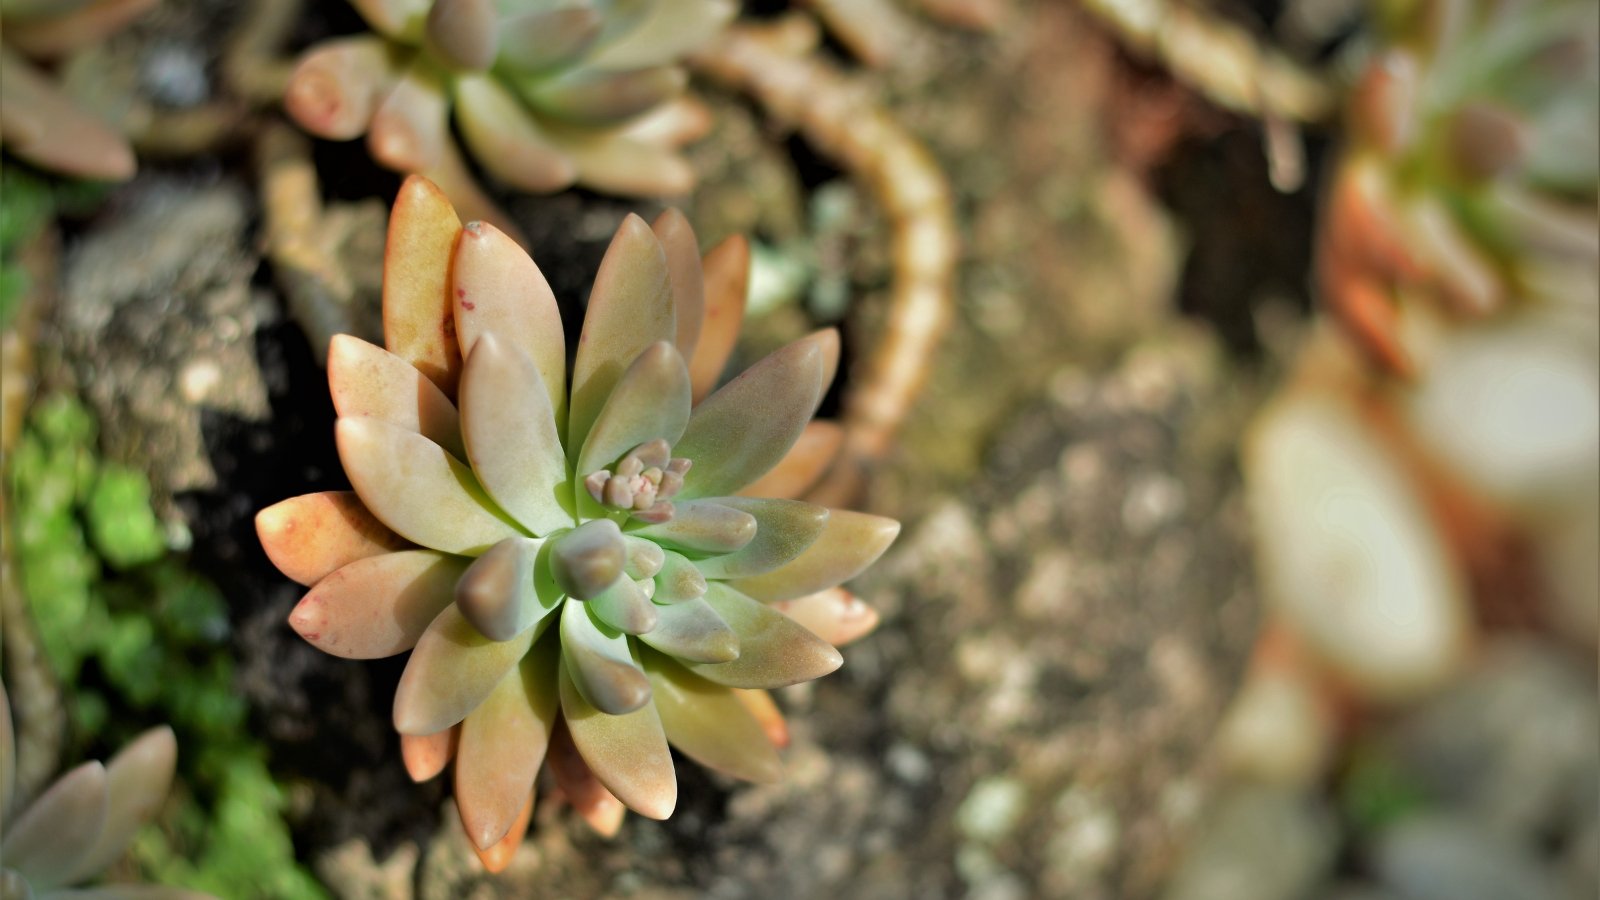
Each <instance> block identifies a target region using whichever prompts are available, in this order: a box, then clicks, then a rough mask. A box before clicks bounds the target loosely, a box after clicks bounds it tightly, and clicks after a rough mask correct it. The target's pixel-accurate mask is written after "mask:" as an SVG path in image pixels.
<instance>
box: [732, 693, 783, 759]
mask: <svg viewBox="0 0 1600 900" xmlns="http://www.w3.org/2000/svg"><path fill="white" fill-rule="evenodd" d="M733 695H734V696H735V697H737V698H738V699H739V702H740V703H742V704H744V708H745V709H747V710H749V712H750V715H752V716H755V719H756V721H757V722H759V723H761V730H762V731H763V732H765V733H766V735H767V740H769V741H771V742H772V746H774V747H777V748H778V749H779V750H782V749H783V748H785V747H787V746H789V723H788V721H787V720H786V719H784V717H783V712H782V711H781V710H779V709H778V704H777V702H776V701H774V700H773V699H772V695H771V694H769V693H768V692H766V691H762V690H756V689H753V688H734V689H733Z"/></svg>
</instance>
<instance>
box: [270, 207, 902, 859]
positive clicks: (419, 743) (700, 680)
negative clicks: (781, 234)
mask: <svg viewBox="0 0 1600 900" xmlns="http://www.w3.org/2000/svg"><path fill="white" fill-rule="evenodd" d="M388 247H389V253H390V258H389V259H388V261H387V263H386V283H385V286H384V288H385V294H384V297H385V300H384V303H385V327H386V332H387V334H386V339H387V344H388V347H387V348H386V349H385V348H378V347H371V346H365V345H360V342H358V341H356V340H355V339H354V338H350V337H344V336H341V337H338V338H335V339H334V343H335V345H336V346H335V351H334V352H332V353H330V355H329V359H330V364H329V380H330V385H331V389H332V391H333V394H334V396H335V398H336V400H337V402H336V406H337V408H338V412H339V414H340V420H339V423H338V425H337V433H338V438H339V441H338V444H339V452H340V455H341V458H342V461H343V463H344V466H345V469H346V471H347V473H348V474H349V476H350V479H351V481H352V483H353V484H354V486H355V492H354V493H353V494H352V493H348V492H344V493H341V492H333V493H325V494H311V495H307V496H305V497H296V498H292V499H290V500H285V501H283V502H282V503H279V504H277V505H275V506H273V507H270V508H268V509H266V510H263V511H262V512H261V513H260V515H259V516H258V518H257V522H258V526H259V527H258V531H259V534H260V536H261V540H262V543H263V544H264V545H265V546H266V549H267V552H268V555H269V556H270V557H271V558H272V560H273V561H274V562H275V563H277V564H278V565H279V567H280V568H282V569H283V571H284V573H285V574H287V575H289V576H290V577H292V578H295V579H296V580H299V581H302V582H305V583H310V584H311V585H312V586H311V590H310V592H309V593H307V594H306V596H305V599H304V600H302V601H301V603H300V604H299V606H297V607H296V609H295V611H294V613H293V614H292V615H291V616H290V620H289V621H290V625H291V626H292V627H294V628H295V629H296V630H297V631H299V632H300V633H301V634H302V635H303V636H304V637H305V638H306V639H307V640H308V641H310V642H311V643H313V644H315V645H316V646H318V647H320V648H322V649H324V650H326V651H328V652H330V653H334V654H337V655H343V656H351V657H358V658H363V657H372V656H379V655H385V654H395V653H401V652H404V651H406V650H411V651H412V655H411V658H410V660H409V661H408V663H407V665H406V669H405V672H404V674H403V676H402V677H401V680H400V685H399V689H398V691H397V693H396V697H395V707H394V723H395V728H396V729H397V730H398V731H399V732H400V733H401V734H402V749H403V753H404V756H405V760H406V765H407V768H408V771H410V772H411V773H412V775H413V777H416V778H418V779H422V778H429V777H432V776H434V775H437V774H438V773H439V772H440V771H442V770H443V768H444V767H445V766H446V765H447V764H448V762H449V761H450V760H451V759H452V758H453V759H454V761H455V763H456V772H455V784H456V802H457V805H458V807H459V808H460V810H461V816H462V821H463V822H464V823H465V824H466V827H467V831H468V834H469V835H470V836H471V838H472V841H473V844H474V846H475V847H476V848H477V850H478V853H479V856H480V857H481V858H482V859H483V860H484V861H485V864H486V865H491V866H493V865H503V864H504V863H505V862H506V861H507V860H508V859H509V854H510V850H509V849H507V848H508V847H509V848H514V846H515V844H516V842H517V841H518V840H520V838H521V834H522V831H521V830H520V829H525V828H526V827H527V822H528V813H527V803H524V802H523V801H524V800H529V799H531V796H532V791H533V787H534V778H535V775H536V773H537V772H538V770H539V768H540V766H541V765H542V764H543V763H545V762H546V761H547V760H548V762H549V763H550V766H551V770H552V773H553V774H554V775H555V781H556V784H557V785H558V786H559V787H560V790H561V792H562V794H563V795H565V796H566V798H567V799H568V801H569V802H571V803H572V804H573V805H574V806H575V807H576V808H577V809H578V811H579V813H580V814H581V815H582V816H583V817H584V818H585V819H586V820H588V821H589V822H590V823H591V824H593V825H594V826H595V827H596V828H597V829H598V830H601V831H603V832H609V831H614V830H615V828H616V825H617V822H618V819H617V816H618V815H620V812H619V811H620V808H621V806H620V805H618V803H619V801H620V804H621V805H625V806H627V807H628V808H630V809H633V810H634V811H636V812H639V813H641V814H643V815H646V816H651V817H655V818H663V817H665V816H667V815H669V814H670V813H671V812H672V810H673V807H674V806H675V804H676V799H677V783H676V779H675V777H674V774H673V767H672V761H671V755H670V753H669V752H668V749H667V748H668V746H669V745H670V746H675V747H677V748H679V749H680V750H681V751H682V752H684V753H685V754H686V755H688V756H689V757H691V758H693V759H696V760H698V761H700V762H702V763H704V764H706V765H708V766H711V767H713V768H717V769H719V770H721V771H724V772H727V773H729V774H732V775H734V776H737V777H741V778H749V779H756V780H771V779H773V778H776V777H777V775H778V771H779V764H778V759H777V755H776V752H775V746H779V745H781V743H782V742H783V741H786V740H787V738H786V734H787V732H786V730H785V727H784V724H783V720H782V716H781V715H780V714H779V713H778V712H777V708H776V707H775V706H774V705H772V703H771V700H770V698H768V697H766V695H765V694H764V693H763V692H764V691H765V690H767V689H771V688H775V687H781V686H784V685H789V684H795V683H797V682H801V681H807V680H810V679H813V678H817V677H820V676H822V675H826V674H828V673H829V672H831V671H833V670H834V669H836V668H838V666H839V665H840V664H841V662H842V658H841V657H840V655H839V653H838V651H837V650H836V649H834V643H835V642H836V643H844V642H847V641H850V640H854V639H856V638H858V637H860V636H861V635H863V634H865V633H866V632H867V631H870V630H871V628H872V627H873V625H875V624H876V621H877V617H876V614H875V613H873V612H872V611H871V609H870V607H867V606H866V605H865V604H863V603H861V602H860V601H859V600H856V599H855V598H854V597H853V596H851V595H850V594H848V593H847V592H844V591H842V590H836V586H837V585H838V584H839V583H840V582H841V581H843V580H845V579H846V578H849V577H852V576H854V575H856V574H858V573H859V572H861V571H862V570H863V569H865V568H866V567H867V566H868V565H870V564H871V563H872V561H873V560H875V559H876V558H877V557H878V556H879V555H880V554H881V553H883V552H884V550H886V549H887V548H888V546H889V544H890V543H891V542H892V541H893V540H894V537H895V535H896V534H897V533H898V531H899V525H898V523H896V522H894V521H892V520H889V519H884V518H881V517H878V516H871V515H867V514H864V513H856V512H847V511H842V510H830V509H827V508H826V507H823V506H818V505H815V504H812V503H807V502H804V501H803V500H796V499H788V498H782V497H771V496H759V494H760V493H761V492H760V491H757V492H756V493H757V494H758V495H757V496H749V495H748V494H747V493H745V492H747V491H748V489H750V488H751V486H752V485H757V486H759V485H760V484H761V483H762V482H763V481H764V480H767V479H771V480H770V481H767V483H770V484H774V485H776V486H778V487H783V488H787V489H789V490H791V491H793V492H795V493H798V492H799V491H801V490H803V489H804V488H805V487H806V486H807V485H808V484H809V483H810V482H811V481H812V480H814V478H815V476H816V474H818V473H820V472H821V470H822V469H823V468H824V467H825V465H826V462H827V460H828V458H829V457H830V456H831V453H832V451H833V450H836V449H837V446H838V443H839V441H838V439H837V436H836V432H830V431H828V429H826V428H823V429H822V430H821V431H820V432H819V431H818V430H817V429H815V428H811V427H808V424H807V423H808V422H809V421H810V419H811V417H812V415H813V413H814V412H815V410H816V407H817V404H818V400H819V398H820V397H821V396H822V394H823V392H824V390H825V388H826V384H827V381H828V380H830V379H831V378H832V375H833V371H834V369H835V368H836V367H837V364H838V338H837V336H836V335H835V334H834V333H833V332H831V331H825V332H820V333H818V334H814V335H811V336H809V337H806V338H803V339H801V340H799V341H796V342H794V343H792V344H790V345H788V346H787V347H784V348H782V349H780V350H778V351H777V352H775V353H773V354H772V355H771V356H769V357H768V358H767V359H765V360H763V361H761V362H759V363H757V364H756V365H754V366H752V367H751V368H750V369H749V370H748V371H746V372H745V373H744V374H743V375H741V376H739V377H736V378H734V379H733V380H731V381H729V382H728V383H727V384H726V385H725V386H723V387H722V388H721V389H720V390H716V391H714V392H713V391H710V387H709V386H710V384H711V383H712V382H714V380H715V377H716V373H718V372H720V370H721V368H722V366H723V364H724V363H725V362H726V360H727V358H728V356H729V354H730V352H731V350H732V346H733V342H732V340H731V337H729V336H726V335H724V334H723V333H722V332H723V331H724V330H725V329H726V324H727V322H728V321H729V320H730V319H732V320H733V321H734V322H735V323H736V322H737V318H738V315H739V314H740V312H742V308H743V297H744V273H745V272H746V271H747V269H748V266H747V260H745V259H744V255H745V253H746V252H747V251H746V249H745V245H744V244H743V243H742V242H739V241H734V242H731V243H728V244H725V245H724V246H723V247H720V248H718V249H716V250H713V251H712V253H711V254H710V255H709V256H708V257H707V259H708V261H710V263H711V271H708V272H702V268H701V267H702V260H701V257H700V255H699V252H698V246H697V245H696V243H695V239H694V234H693V231H692V230H691V229H690V228H689V225H688V223H687V222H686V221H685V220H684V219H683V217H682V216H681V215H679V214H677V213H676V212H669V213H667V214H665V215H664V216H662V218H661V219H660V220H659V221H658V222H657V223H656V224H655V226H654V227H652V226H650V225H647V224H645V223H644V222H643V221H642V220H639V219H638V218H637V217H630V218H629V219H628V220H627V221H625V222H624V223H623V225H622V226H621V227H620V228H619V229H618V231H617V235H616V238H615V239H614V241H613V242H612V245H611V248H610V250H609V251H608V252H607V254H606V257H605V259H604V261H603V262H602V263H601V266H600V271H599V275H598V277H597V278H596V281H595V287H594V290H593V291H592V293H591V296H590V301H589V308H588V312H587V315H586V319H585V323H584V327H583V330H582V337H581V338H580V343H579V345H578V348H577V352H576V354H575V362H574V365H573V369H572V371H571V372H570V373H569V372H568V371H567V369H566V367H565V360H566V350H565V346H564V338H563V331H562V328H561V321H560V315H559V312H558V310H557V308H556V303H555V298H554V295H553V294H552V293H551V292H550V290H549V288H548V286H547V285H546V284H545V283H544V279H543V278H542V277H540V276H539V274H538V269H537V267H536V266H534V264H533V262H532V261H531V260H530V259H529V258H528V256H527V254H525V253H524V252H523V251H522V250H521V249H520V248H518V247H517V246H516V245H515V244H514V243H512V242H511V241H510V240H508V239H507V238H506V237H505V236H504V235H503V234H501V233H500V232H498V231H497V230H496V229H495V228H494V227H493V226H491V225H487V224H482V223H471V224H468V225H466V226H464V227H462V226H460V225H459V224H457V219H456V216H455V213H454V211H453V210H452V209H451V208H450V207H449V205H448V204H447V203H445V202H443V200H442V199H441V198H440V196H439V194H438V191H437V189H436V188H434V187H433V186H432V185H431V184H429V183H427V182H426V181H425V180H423V179H421V178H418V177H413V178H412V179H411V180H409V181H408V182H407V184H406V185H405V186H404V187H403V188H402V190H401V193H400V197H399V199H398V201H397V202H396V205H395V210H394V214H393V216H392V218H391V224H390V235H389V244H388ZM397 366H398V368H397ZM407 372H411V373H412V374H406V373H407ZM705 373H711V374H709V375H708V374H705ZM697 393H701V394H702V396H704V400H703V402H700V403H699V404H698V405H696V400H695V397H696V394H697ZM452 428H454V429H456V431H452V430H451V429H452ZM819 434H820V435H821V436H820V437H818V435H819ZM808 435H809V436H810V437H809V438H808ZM797 447H798V448H799V450H798V451H797V450H796V449H795V448H797ZM774 473H779V474H774ZM819 592H820V593H819ZM771 601H785V602H787V603H788V604H789V605H788V607H787V608H788V609H790V610H793V611H795V613H796V615H795V616H794V617H790V616H789V615H786V614H785V612H784V609H785V607H782V606H777V605H774V604H772V603H771Z"/></svg>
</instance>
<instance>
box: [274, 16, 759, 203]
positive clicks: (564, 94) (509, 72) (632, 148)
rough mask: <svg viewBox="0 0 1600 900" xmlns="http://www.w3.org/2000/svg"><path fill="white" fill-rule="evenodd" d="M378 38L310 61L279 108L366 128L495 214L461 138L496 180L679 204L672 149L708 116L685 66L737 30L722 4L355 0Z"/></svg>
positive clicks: (332, 128)
mask: <svg viewBox="0 0 1600 900" xmlns="http://www.w3.org/2000/svg"><path fill="white" fill-rule="evenodd" d="M353 5H354V6H355V7H356V8H357V9H358V10H359V11H360V12H361V14H362V16H364V17H365V18H366V20H367V22H368V24H370V25H371V26H372V29H373V30H374V31H375V32H377V34H376V35H359V36H355V37H349V38H340V39H337V40H332V41H328V42H326V43H323V44H321V45H318V46H316V47H313V48H312V49H311V50H310V51H308V52H307V53H306V54H305V56H304V58H303V59H302V60H301V62H300V64H299V67H298V68H297V70H296V72H295V74H294V77H293V79H292V81H291V82H290V85H289V88H288V91H287V95H286V96H285V98H284V103H285V105H286V107H287V108H288V110H289V113H290V114H291V115H292V116H293V117H294V118H295V120H296V121H298V122H299V123H300V124H301V126H302V127H304V128H305V129H306V130H308V131H310V132H312V133H313V134H316V135H318V136H320V137H325V138H330V139H334V140H349V139H352V138H355V137H359V136H361V135H362V134H365V135H366V136H367V146H368V148H369V149H370V151H371V152H372V155H373V157H374V158H375V159H377V161H378V162H379V163H381V164H383V165H385V166H387V167H389V168H391V169H394V170H395V171H398V172H408V173H420V174H423V175H426V176H428V177H429V178H431V179H433V180H434V181H436V182H438V183H439V184H440V185H441V186H442V187H443V188H444V189H445V191H446V193H447V194H449V195H450V197H451V199H452V200H453V201H454V202H455V204H456V205H457V206H460V207H462V208H463V209H464V210H466V211H468V212H479V211H480V210H481V211H485V212H487V210H488V207H487V206H486V205H485V204H486V201H484V200H482V199H481V192H480V191H479V190H478V188H477V186H476V183H475V182H474V181H473V180H472V176H471V175H470V174H468V173H467V171H466V169H465V167H464V166H463V165H462V162H461V159H460V155H459V152H458V151H457V149H456V139H455V136H454V135H453V134H452V133H451V128H450V116H451V114H452V113H453V114H454V118H455V125H456V132H457V133H459V135H460V137H461V139H462V140H463V141H465V143H466V145H467V147H468V148H469V149H470V150H471V151H472V153H473V155H474V156H475V157H476V158H477V161H478V164H479V165H480V166H482V167H483V169H484V171H485V172H487V173H488V174H489V175H490V176H492V177H493V178H495V179H497V180H499V181H501V182H504V183H505V184H506V185H508V186H510V187H512V188H516V189H518V190H523V191H531V192H534V193H548V192H551V191H557V190H561V189H563V188H566V187H569V186H571V185H573V184H582V185H585V186H587V187H592V188H595V189H597V190H602V191H608V192H612V193H618V194H651V195H673V194H681V193H684V192H686V191H688V190H689V188H690V187H691V186H692V185H693V182H694V173H693V172H692V171H691V170H690V168H689V166H688V163H687V162H686V161H685V160H684V159H683V158H682V157H681V156H680V155H679V153H678V148H679V147H680V146H682V145H683V144H685V143H687V142H688V141H691V140H693V139H695V138H696V137H699V136H700V135H701V134H702V133H703V132H704V130H705V129H706V127H708V118H707V113H706V111H705V110H704V109H703V108H702V107H701V106H700V105H699V104H698V103H695V102H693V101H690V100H688V99H686V98H684V97H682V96H681V95H682V94H683V90H684V85H685V83H686V81H687V74H686V73H685V71H684V69H683V68H682V67H681V66H680V65H679V64H678V63H679V60H681V59H682V58H683V57H684V56H685V55H686V54H687V53H689V52H690V51H692V50H694V49H695V48H697V47H699V46H700V45H701V44H703V43H705V42H706V41H707V40H709V39H710V38H712V37H714V36H715V35H716V33H717V32H718V31H719V30H720V29H721V28H722V26H723V25H725V24H726V23H727V22H728V20H730V19H731V18H732V17H733V15H734V14H735V12H736V11H737V4H734V3H732V2H728V0H654V2H617V0H559V2H558V0H498V2H497V0H434V2H429V0H353Z"/></svg>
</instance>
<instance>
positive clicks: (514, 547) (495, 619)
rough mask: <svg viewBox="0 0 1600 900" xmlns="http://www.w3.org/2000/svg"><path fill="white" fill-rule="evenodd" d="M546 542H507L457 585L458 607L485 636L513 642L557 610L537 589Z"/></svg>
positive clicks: (482, 558) (492, 549) (484, 557)
mask: <svg viewBox="0 0 1600 900" xmlns="http://www.w3.org/2000/svg"><path fill="white" fill-rule="evenodd" d="M543 545H544V542H543V541H537V540H532V539H529V538H506V539H505V540H503V541H501V542H500V543H498V544H495V545H494V546H493V547H490V548H489V550H488V552H486V553H484V554H483V555H482V556H480V557H478V559H477V561H475V562H474V563H473V564H472V565H471V566H470V567H468V569H467V571H466V573H465V574H463V575H462V576H461V579H460V580H459V581H457V582H456V589H455V595H456V606H458V607H460V609H461V614H462V615H463V616H466V617H467V621H468V622H471V623H472V626H473V627H474V628H476V629H478V630H479V631H481V632H483V636H484V637H486V638H490V639H491V640H496V641H509V640H511V639H512V638H514V637H516V636H517V635H519V634H521V633H522V632H524V631H526V630H527V629H529V628H531V627H533V624H534V623H535V622H537V621H539V619H540V618H542V617H544V616H546V615H549V614H550V613H551V612H553V611H554V610H555V604H554V603H549V604H546V603H543V602H541V599H540V597H539V593H538V591H537V590H536V589H535V588H534V582H533V564H534V562H535V560H537V559H538V556H539V550H540V548H541V547H543Z"/></svg>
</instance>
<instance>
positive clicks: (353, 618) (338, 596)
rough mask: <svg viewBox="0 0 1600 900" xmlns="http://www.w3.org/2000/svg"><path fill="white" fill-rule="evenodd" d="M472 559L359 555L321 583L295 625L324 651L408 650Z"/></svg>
mask: <svg viewBox="0 0 1600 900" xmlns="http://www.w3.org/2000/svg"><path fill="white" fill-rule="evenodd" d="M466 568H467V560H465V559H462V558H461V557H459V556H449V555H447V554H444V553H437V552H434V551H432V550H404V551H401V552H398V553H385V554H383V555H382V556H371V557H367V558H366V559H359V560H356V561H355V562H353V563H350V564H349V565H347V566H344V567H343V568H341V569H339V570H338V571H336V572H334V573H333V574H331V575H329V576H328V577H327V578H324V579H322V580H321V581H319V582H317V586H316V587H314V588H312V589H311V591H310V593H308V594H306V595H305V597H304V598H303V599H302V600H301V601H300V602H299V604H297V605H296V606H295V608H294V612H292V613H290V614H289V626H290V627H291V628H293V629H294V630H295V631H296V632H298V633H299V634H300V636H301V637H303V638H305V639H306V641H307V642H309V643H310V644H311V645H312V646H314V647H316V648H317V649H319V650H321V651H322V652H324V653H331V654H333V655H334V656H343V657H345V658H347V659H379V658H382V657H385V656H393V655H395V654H396V653H404V652H405V651H407V650H410V649H411V648H412V647H414V646H416V644H417V639H418V638H420V637H422V633H423V632H424V631H426V630H427V629H428V626H429V625H430V624H431V623H432V622H433V620H434V619H435V618H436V617H437V616H438V615H439V611H440V610H442V609H444V608H445V607H446V606H448V605H449V604H450V599H451V597H452V595H453V594H454V591H455V585H456V580H457V579H458V578H460V577H461V574H462V573H463V572H464V571H466Z"/></svg>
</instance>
